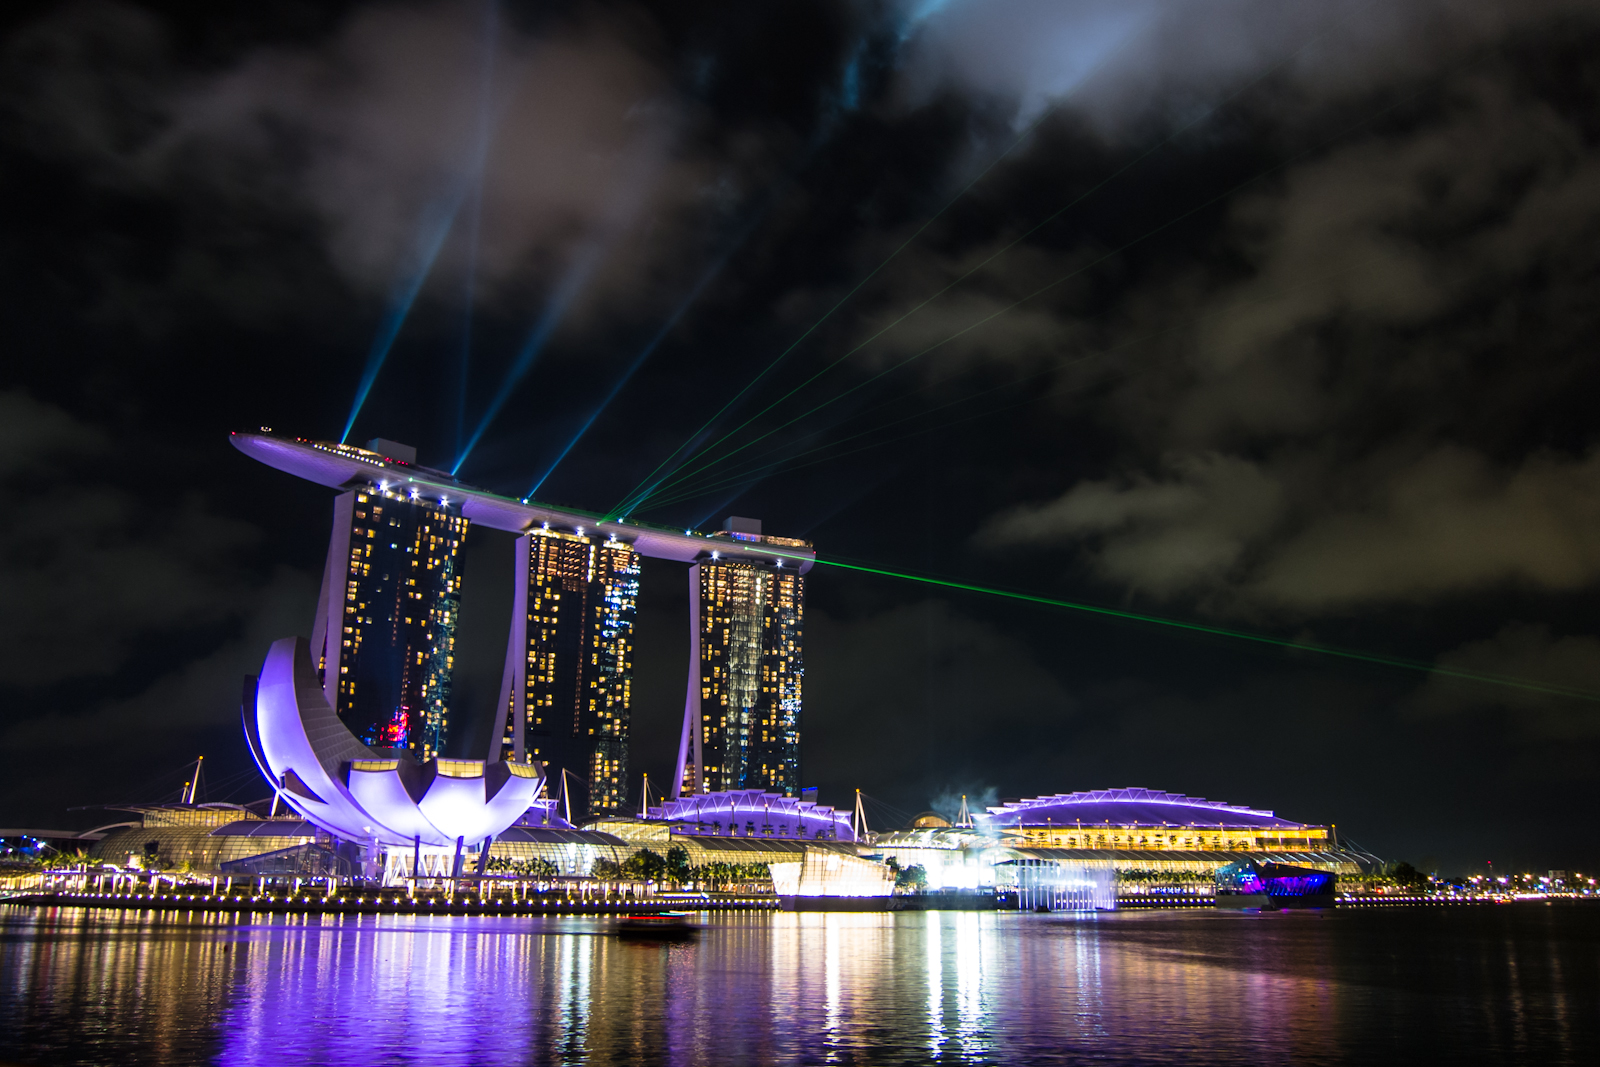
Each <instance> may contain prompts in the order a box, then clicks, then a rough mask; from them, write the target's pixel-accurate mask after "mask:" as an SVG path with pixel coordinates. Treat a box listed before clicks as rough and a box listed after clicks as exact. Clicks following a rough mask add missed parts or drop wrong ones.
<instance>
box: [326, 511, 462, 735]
mask: <svg viewBox="0 0 1600 1067" xmlns="http://www.w3.org/2000/svg"><path fill="white" fill-rule="evenodd" d="M466 535H467V520H466V518H464V517H463V516H462V515H461V513H460V508H459V506H455V505H451V504H450V503H449V502H448V501H447V500H445V499H442V498H438V497H434V498H429V497H425V496H422V495H420V494H418V493H417V492H416V491H414V490H410V491H407V490H402V489H398V488H387V487H382V486H372V485H369V486H366V487H363V488H359V489H352V490H349V491H347V492H345V493H344V494H342V495H341V496H340V497H339V498H338V500H337V501H336V503H335V506H334V530H333V540H332V544H331V546H330V549H329V558H328V567H327V571H326V573H325V576H324V582H323V592H322V600H323V605H322V610H321V611H319V613H318V625H317V628H316V632H315V633H314V634H313V646H312V655H313V657H315V658H316V660H317V662H316V667H317V671H318V675H319V676H320V677H321V678H322V681H323V690H324V692H325V693H326V694H327V695H328V699H329V703H331V704H332V705H333V707H334V709H335V711H336V712H337V713H338V715H339V718H340V719H341V720H342V721H343V722H344V724H345V725H346V726H347V727H348V728H349V730H350V732H351V733H353V734H355V735H356V737H357V738H358V739H360V740H361V742H362V743H363V744H366V745H369V746H371V747H374V748H387V749H404V750H407V751H409V752H411V753H413V754H414V755H415V756H416V758H417V759H419V760H426V759H429V758H432V757H434V756H437V755H438V754H439V753H440V751H441V750H442V749H443V748H444V745H445V741H446V738H447V736H448V733H449V727H450V689H451V686H450V679H451V674H452V672H453V669H454V666H455V632H456V625H457V620H458V617H459V615H460V604H461V579H462V566H461V564H462V556H461V547H462V544H463V542H464V541H465V540H466Z"/></svg>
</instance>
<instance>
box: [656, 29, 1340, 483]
mask: <svg viewBox="0 0 1600 1067" xmlns="http://www.w3.org/2000/svg"><path fill="white" fill-rule="evenodd" d="M1310 44H1311V42H1310V41H1307V42H1306V43H1305V44H1303V45H1301V46H1300V47H1299V48H1298V49H1296V50H1295V51H1294V52H1293V53H1291V54H1290V55H1289V56H1287V57H1286V58H1285V59H1283V60H1282V61H1280V62H1279V63H1277V64H1276V65H1274V66H1272V67H1270V68H1268V69H1267V70H1266V71H1265V72H1263V73H1262V74H1261V75H1260V76H1258V77H1257V78H1255V79H1254V80H1253V81H1251V82H1249V83H1248V84H1246V85H1245V86H1244V87H1243V88H1241V89H1239V90H1238V91H1237V92H1235V93H1233V94H1232V95H1231V96H1229V97H1226V98H1225V99H1223V100H1221V101H1219V102H1218V103H1217V104H1215V105H1214V106H1212V107H1210V108H1208V109H1206V110H1205V111H1202V112H1201V113H1200V114H1199V115H1197V116H1196V117H1195V118H1193V119H1191V120H1190V121H1188V122H1186V123H1184V124H1183V125H1182V126H1179V127H1178V128H1177V129H1176V130H1173V131H1172V133H1170V134H1168V135H1167V136H1166V137H1165V138H1164V139H1162V140H1161V141H1159V142H1157V143H1156V144H1154V145H1151V146H1150V147H1149V148H1147V149H1145V150H1144V151H1143V152H1142V153H1140V154H1139V155H1138V156H1136V157H1134V158H1133V159H1132V160H1130V161H1128V162H1127V163H1125V164H1123V165H1122V166H1121V167H1119V168H1118V169H1117V170H1115V171H1112V172H1111V173H1110V174H1108V175H1106V177H1104V178H1102V179H1101V180H1100V181H1099V182H1097V183H1096V184H1094V185H1092V186H1090V187H1089V188H1088V189H1086V190H1084V191H1083V192H1082V193H1079V194H1078V195H1077V196H1076V197H1074V198H1073V199H1072V200H1070V201H1068V202H1067V203H1066V204H1064V205H1062V206H1061V207H1060V208H1058V209H1056V210H1055V211H1054V212H1052V213H1051V214H1049V215H1047V216H1046V217H1045V218H1044V219H1042V220H1041V221H1039V222H1038V223H1036V224H1035V225H1034V226H1033V227H1032V228H1031V229H1028V230H1026V231H1024V232H1023V233H1022V234H1020V235H1018V236H1017V237H1016V238H1014V239H1013V240H1012V241H1011V242H1010V243H1009V244H1006V245H1005V246H1003V247H1001V248H1000V249H998V250H997V251H995V252H994V253H993V254H992V255H990V256H989V257H988V258H987V259H985V260H984V261H983V262H981V263H979V264H977V265H976V266H974V267H972V268H971V269H970V270H968V271H967V272H966V273H965V274H963V275H961V276H960V277H958V278H956V279H955V280H954V281H952V282H950V283H949V284H948V285H946V286H945V287H944V288H943V289H940V290H939V291H938V292H936V293H934V294H933V295H932V296H930V297H928V298H927V299H925V300H923V301H922V302H921V303H920V304H917V305H916V306H915V307H913V308H911V309H910V310H909V311H907V312H905V313H904V314H903V315H901V316H900V317H899V318H897V319H895V320H894V321H893V322H890V323H888V324H887V325H885V326H884V327H883V328H882V329H880V330H878V332H877V333H874V334H873V335H872V336H870V337H868V338H867V339H866V340H864V341H862V342H861V343H859V344H857V345H856V346H855V347H854V348H852V349H850V350H849V351H848V352H845V353H844V354H843V355H841V356H839V357H838V358H837V359H835V360H833V361H832V362H831V363H829V364H828V365H827V366H825V367H823V368H822V369H821V370H819V371H817V372H816V373H815V374H813V375H811V377H809V378H807V379H806V380H805V381H803V382H801V383H800V384H799V385H796V386H795V387H794V388H793V389H790V390H789V391H788V392H787V393H784V394H783V395H782V396H780V397H778V399H776V400H774V401H773V402H772V403H770V404H768V405H767V406H766V407H764V408H762V409H761V410H760V411H758V412H756V413H755V414H754V415H751V416H750V417H749V418H748V419H746V420H744V421H743V422H741V423H740V424H739V425H737V426H735V427H734V428H733V429H731V430H729V431H728V432H727V433H725V434H723V435H722V436H721V437H719V438H717V439H716V440H715V441H713V442H711V443H710V444H709V445H706V446H705V447H704V448H703V449H700V450H699V451H700V453H701V454H702V455H703V454H705V453H707V452H709V451H711V450H712V449H714V448H716V447H717V446H718V445H720V444H722V443H723V442H724V441H726V440H728V439H729V438H730V437H732V436H733V435H734V434H736V433H738V432H739V431H741V430H743V429H744V428H745V427H747V426H749V425H750V424H751V423H753V422H755V421H756V420H757V419H759V418H761V416H763V415H765V414H766V413H767V412H769V411H771V410H772V409H773V408H775V407H777V406H778V405H779V404H782V403H783V402H784V401H785V400H788V399H789V398H790V397H791V396H793V395H794V394H795V393H797V392H799V391H800V390H802V389H804V388H805V387H806V386H808V385H810V384H811V383H812V382H814V381H816V380H817V379H818V378H821V377H822V376H823V375H825V374H828V373H829V372H831V371H833V370H835V369H837V368H838V367H839V366H840V365H841V364H843V363H844V361H845V360H847V359H849V358H850V357H851V356H853V355H855V354H856V353H857V352H860V351H861V350H862V349H863V348H866V347H867V346H868V345H870V344H872V343H873V342H874V341H876V340H878V338H880V337H882V336H883V335H884V334H886V333H888V332H889V331H891V330H893V329H894V328H895V327H897V326H899V325H900V324H901V323H902V322H905V321H906V320H907V319H909V318H911V317H912V316H913V315H915V314H917V312H919V311H921V310H922V309H923V308H925V307H927V306H928V305H929V304H931V303H933V302H934V301H935V300H938V299H939V298H940V297H942V296H944V295H945V294H946V293H948V292H949V291H950V290H952V289H954V288H955V287H956V286H958V285H960V284H961V283H963V282H965V281H966V280H967V279H968V278H971V277H972V276H973V275H974V274H976V273H978V272H979V271H980V270H982V269H983V268H985V267H987V266H988V265H989V264H991V263H993V262H994V261H995V260H997V259H999V258H1000V257H1001V256H1003V255H1005V254H1006V253H1007V252H1009V251H1011V250H1012V249H1013V248H1015V247H1016V246H1017V245H1019V244H1021V243H1022V242H1023V241H1026V240H1027V239H1028V238H1029V237H1032V236H1033V235H1034V234H1036V233H1038V232H1039V231H1040V230H1042V229H1044V228H1045V227H1046V226H1048V225H1050V224H1051V223H1052V222H1055V221H1056V220H1057V219H1059V218H1060V217H1061V216H1062V215H1064V214H1066V213H1067V212H1068V211H1070V210H1072V209H1073V208H1075V207H1077V206H1078V205H1079V204H1081V203H1083V202H1084V201H1085V200H1087V199H1088V198H1089V197H1091V196H1093V195H1094V194H1095V193H1097V192H1099V191H1100V190H1101V189H1104V188H1105V187H1106V186H1107V185H1109V184H1111V182H1113V181H1115V180H1116V179H1117V178H1119V177H1121V176H1122V175H1123V174H1126V173H1127V172H1128V171H1130V170H1132V169H1133V168H1134V167H1136V166H1138V165H1139V164H1140V163H1143V162H1144V161H1145V160H1146V159H1148V158H1150V156H1152V155H1154V154H1155V153H1156V152H1159V151H1160V150H1161V149H1163V148H1165V147H1166V146H1167V145H1169V144H1171V143H1172V142H1173V141H1175V140H1177V139H1178V138H1179V137H1181V136H1182V135H1183V134H1185V133H1187V132H1188V131H1189V130H1191V129H1193V128H1194V127H1195V126H1196V125H1198V124H1199V123H1200V122H1203V121H1204V120H1205V119H1207V118H1209V117H1210V116H1212V115H1214V114H1216V113H1217V112H1218V111H1220V110H1221V109H1222V108H1224V107H1226V106H1227V105H1228V104H1231V103H1232V102H1233V101H1234V100H1236V99H1238V98H1239V97H1240V96H1241V95H1243V94H1244V93H1246V92H1248V91H1249V90H1251V89H1253V88H1255V86H1256V85H1258V84H1260V83H1261V82H1262V81H1264V80H1265V79H1267V78H1268V77H1270V76H1271V75H1273V74H1275V73H1276V72H1277V71H1278V70H1280V69H1282V68H1283V67H1284V66H1285V65H1286V64H1288V63H1290V62H1291V61H1293V60H1294V58H1295V57H1296V56H1298V55H1299V54H1300V53H1301V52H1303V51H1305V49H1306V48H1308V47H1310ZM1036 125H1037V123H1036ZM1013 147H1015V146H1013ZM1006 151H1007V152H1009V151H1010V149H1007V150H1006ZM1002 158H1003V156H1002ZM996 162H999V160H996ZM993 165H994V164H990V166H991V167H993ZM986 173H987V172H986ZM968 188H971V186H968ZM965 191H966V190H962V192H963V193H965ZM952 203H954V201H952ZM946 207H948V205H946ZM929 222H932V220H931V219H930V220H929ZM923 228H924V229H926V228H927V224H924V227H923ZM917 232H918V233H921V232H922V231H921V230H918V231H917ZM914 236H915V235H913V237H914ZM908 243H909V242H908ZM904 247H905V246H904V245H902V246H901V248H899V249H896V250H895V252H894V255H899V254H900V251H901V249H903V248H904ZM891 258H893V257H892V256H891ZM887 262H888V260H885V261H884V263H887ZM878 269H880V270H881V269H882V265H881V264H880V266H879V268H878ZM874 273H876V271H874ZM870 277H871V275H868V278H870ZM866 281H867V279H866V278H864V279H862V284H865V283H866ZM856 288H857V289H859V288H860V286H859V285H858V286H857V287H856ZM854 293H855V290H854V289H852V290H851V292H850V294H848V295H847V296H846V299H849V295H853V294H854ZM841 303H842V301H841ZM836 310H838V305H835V306H834V308H832V309H830V310H829V312H828V314H829V315H832V314H833V312H834V311H836ZM818 322H819V324H820V322H821V320H818ZM813 329H815V327H813ZM807 333H808V334H809V333H810V331H809V330H808V331H807ZM803 339H804V335H802V337H801V340H803ZM798 343H799V342H798V341H797V342H796V344H798ZM790 347H791V348H792V347H793V346H790ZM784 355H788V350H785V352H784ZM779 358H780V359H781V358H782V357H781V356H780V357H779ZM773 365H774V366H775V365H776V362H774V364H773ZM767 369H768V370H770V369H771V367H768V368H767ZM765 374H766V371H762V372H761V375H758V376H757V380H759V378H760V377H762V376H764V375H765ZM750 385H751V386H753V385H755V381H752V382H751V383H750ZM748 389H749V386H747V387H746V390H745V391H747V390H748ZM739 395H740V396H742V395H744V391H741V393H740V394H739ZM735 399H737V398H735ZM723 410H726V408H724V409H723ZM721 414H722V413H721V412H718V413H717V417H720V416H721ZM715 421H716V417H713V418H712V420H711V422H715ZM711 422H708V423H706V426H709V425H711ZM704 430H705V427H701V429H700V430H699V431H696V432H697V433H700V432H704ZM729 455H732V453H729ZM669 458H670V457H669ZM692 458H693V456H692V455H691V456H689V457H686V459H685V462H687V461H688V459H692ZM716 462H719V461H718V460H713V461H712V464H711V465H715V463H716ZM660 469H661V468H660V467H657V468H656V470H660ZM696 469H697V470H705V469H706V465H702V466H700V467H698V468H696ZM654 473H655V472H654V471H652V472H651V475H652V476H653V475H654ZM645 480H646V481H648V480H649V478H648V477H647V478H646V479H645ZM640 484H641V485H642V484H644V483H643V482H641V483H640ZM637 488H638V487H637V486H636V487H635V492H637ZM648 496H649V494H648V493H646V494H645V497H643V498H640V499H637V500H628V501H626V503H628V504H631V505H633V507H637V506H638V505H639V504H640V503H641V502H642V501H643V499H647V498H648Z"/></svg>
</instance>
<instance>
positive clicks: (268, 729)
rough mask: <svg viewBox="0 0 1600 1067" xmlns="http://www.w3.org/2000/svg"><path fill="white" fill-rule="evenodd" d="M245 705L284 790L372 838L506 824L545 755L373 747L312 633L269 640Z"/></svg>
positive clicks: (440, 841)
mask: <svg viewBox="0 0 1600 1067" xmlns="http://www.w3.org/2000/svg"><path fill="white" fill-rule="evenodd" d="M254 696H255V699H254V701H253V703H254V707H253V709H252V708H251V707H250V705H249V704H248V703H247V704H246V707H245V734H246V737H247V738H248V739H249V741H250V746H251V750H252V754H253V755H254V756H255V758H256V762H257V764H258V765H259V766H260V768H261V771H262V773H263V774H264V775H266V777H267V778H268V780H269V781H271V782H272V783H273V784H274V785H275V786H276V787H277V789H278V795H279V796H280V797H281V798H282V800H283V801H284V802H285V803H287V804H288V805H289V806H290V807H292V808H294V810H295V811H297V812H299V813H300V814H301V815H302V816H304V817H305V819H306V820H307V821H309V822H311V823H313V824H315V825H316V826H319V827H321V828H322V829H324V830H326V831H328V832H329V833H330V834H333V835H334V836H335V837H339V838H343V839H344V840H347V841H357V842H362V843H365V844H370V845H372V846H375V847H379V848H383V847H387V848H394V847H407V846H410V847H413V848H421V847H422V846H424V845H426V846H429V847H430V848H454V849H458V850H459V849H461V848H463V847H466V846H476V845H478V844H479V843H480V842H482V841H484V840H485V839H487V838H491V837H494V836H496V835H498V834H501V833H503V832H504V831H505V830H507V829H508V828H510V826H511V825H512V824H513V823H515V822H516V821H517V820H518V819H519V818H521V817H522V816H523V814H524V813H525V812H526V811H528V809H529V808H530V807H531V806H532V805H533V801H534V798H535V797H536V796H537V795H538V793H539V787H540V786H541V785H542V784H543V781H544V776H543V772H542V767H541V765H538V764H528V763H508V762H505V761H499V762H495V763H487V762H484V761H481V760H459V759H442V758H438V757H435V758H432V759H427V760H424V761H420V762H419V761H418V760H417V759H416V758H415V757H414V756H413V755H412V754H411V753H410V752H409V751H404V750H393V749H373V748H369V747H368V746H366V745H363V744H362V743H361V742H360V741H358V740H356V738H355V735H354V734H352V733H351V732H350V731H349V729H348V728H347V727H346V726H345V725H344V723H342V722H340V721H339V718H338V716H336V715H335V714H334V713H333V709H332V708H331V707H330V706H329V705H328V701H327V698H326V696H325V695H324V693H323V687H322V684H321V683H320V682H319V681H318V679H317V676H316V673H315V671H313V670H312V667H311V654H310V646H309V643H308V642H307V641H306V640H305V639H304V638H298V637H286V638H283V639H282V640H280V641H277V642H275V643H274V644H273V646H272V649H271V651H269V652H268V653H267V659H266V662H265V663H264V664H262V668H261V676H260V678H259V680H258V681H257V683H256V688H255V694H254Z"/></svg>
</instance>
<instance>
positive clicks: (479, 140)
mask: <svg viewBox="0 0 1600 1067" xmlns="http://www.w3.org/2000/svg"><path fill="white" fill-rule="evenodd" d="M499 31H500V4H499V0H485V3H484V12H483V56H482V59H481V63H482V70H481V73H480V75H479V79H478V128H477V137H476V139H475V141H474V143H473V146H472V201H471V203H470V205H469V206H468V208H467V215H468V226H467V266H466V282H465V285H464V287H463V292H462V311H461V351H460V354H459V358H458V360H457V367H456V379H457V380H456V418H455V423H456V426H455V448H456V452H457V453H458V454H459V453H460V451H461V439H462V437H463V436H464V435H465V434H466V430H467V376H468V371H469V370H471V367H472V313H473V306H474V304H475V302H476V299H477V287H478V245H479V236H480V235H481V233H482V230H483V178H484V172H485V171H486V170H487V169H488V162H489V134H490V127H491V125H492V123H491V121H490V115H489V113H490V108H491V103H492V101H493V98H494V55H495V44H496V42H497V40H498V39H499Z"/></svg>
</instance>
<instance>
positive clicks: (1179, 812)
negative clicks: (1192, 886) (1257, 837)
mask: <svg viewBox="0 0 1600 1067" xmlns="http://www.w3.org/2000/svg"><path fill="white" fill-rule="evenodd" d="M973 821H974V822H975V823H977V825H978V826H979V827H993V828H995V829H998V828H1000V827H1004V826H1044V825H1054V826H1071V825H1074V824H1082V825H1085V826H1092V825H1096V824H1099V825H1107V824H1109V825H1112V826H1134V825H1137V826H1218V827H1231V826H1240V827H1283V828H1285V829H1300V828H1302V827H1303V826H1304V825H1305V824H1304V823H1297V822H1290V821H1289V820H1288V819H1281V818H1279V817H1278V816H1276V815H1274V814H1273V813H1272V812H1270V811H1257V810H1255V809H1253V808H1245V807H1240V806H1238V805H1235V804H1224V803H1222V802H1221V801H1218V800H1206V799H1204V798H1203V797H1186V796H1184V795H1183V794H1182V793H1161V792H1157V791H1156V790H1153V789H1137V788H1134V789H1091V790H1086V791H1084V792H1080V793H1057V794H1055V795H1053V796H1047V797H1034V798H1032V799H1030V800H1018V801H1014V802H1012V803H1008V804H1001V805H999V806H997V807H992V808H990V809H989V810H988V811H987V812H985V813H983V814H981V815H974V816H973Z"/></svg>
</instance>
